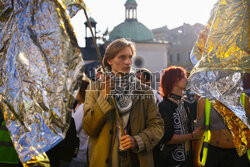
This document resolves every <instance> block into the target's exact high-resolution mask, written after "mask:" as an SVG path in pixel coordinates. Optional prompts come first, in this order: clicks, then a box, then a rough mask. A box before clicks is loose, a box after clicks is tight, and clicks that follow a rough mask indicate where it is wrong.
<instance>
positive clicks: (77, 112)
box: [69, 75, 90, 167]
mask: <svg viewBox="0 0 250 167" xmlns="http://www.w3.org/2000/svg"><path fill="white" fill-rule="evenodd" d="M84 76H85V75H84ZM89 82H90V80H89V79H87V78H86V77H83V80H82V82H81V85H80V89H79V92H78V94H77V96H76V100H77V105H76V107H75V109H74V111H73V113H72V117H73V118H74V120H75V125H76V132H77V136H78V137H79V139H80V146H79V149H78V153H77V156H76V157H74V158H73V159H72V161H71V162H70V165H69V167H87V166H88V165H87V164H88V155H87V148H88V136H87V135H86V134H85V132H84V131H83V128H82V119H83V114H84V111H83V107H84V101H85V94H86V92H85V90H86V89H87V87H88V85H89Z"/></svg>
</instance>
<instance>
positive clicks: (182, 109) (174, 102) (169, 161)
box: [155, 66, 202, 167]
mask: <svg viewBox="0 0 250 167" xmlns="http://www.w3.org/2000/svg"><path fill="white" fill-rule="evenodd" d="M186 84H187V74H186V71H185V70H184V69H183V68H182V67H177V66H171V67H169V68H167V69H165V70H164V71H163V74H162V77H161V86H160V92H161V95H162V96H163V101H162V102H161V103H160V104H159V111H160V113H161V115H162V118H163V119H164V126H165V134H164V137H163V138H162V140H161V142H160V143H159V145H158V148H159V150H158V155H156V156H155V157H156V158H157V157H158V158H157V159H156V160H155V162H156V166H157V167H161V166H176V167H177V166H178V167H189V166H190V167H191V166H193V158H192V144H191V141H192V140H194V139H197V138H200V137H201V134H202V131H201V129H196V130H194V131H193V116H192V112H191V110H190V107H189V104H188V102H187V101H184V100H183V98H182V92H183V90H185V88H186Z"/></svg>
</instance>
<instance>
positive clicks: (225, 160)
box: [194, 75, 250, 167]
mask: <svg viewBox="0 0 250 167" xmlns="http://www.w3.org/2000/svg"><path fill="white" fill-rule="evenodd" d="M246 81H247V79H246V75H245V76H244V77H243V88H244V90H246V89H247V84H249V83H248V82H246ZM197 107H198V110H197V125H196V126H197V127H202V128H203V129H205V114H204V113H205V98H204V97H200V98H199V100H198V106H197ZM245 111H246V115H247V117H248V120H249V116H250V103H249V97H248V96H247V95H246V96H245ZM209 120H210V121H209V130H210V132H211V139H210V142H209V144H208V152H207V159H206V164H205V167H238V166H240V167H249V166H250V163H249V160H248V158H247V153H246V154H244V155H242V156H241V157H239V155H238V153H237V151H236V148H235V146H234V143H233V137H232V134H231V132H230V130H229V129H228V127H227V125H226V123H225V121H224V119H223V118H222V116H221V115H220V114H219V113H218V112H217V111H216V110H215V108H214V107H213V106H211V110H210V119H209ZM203 132H204V131H203ZM203 134H204V133H203ZM194 144H195V145H194V153H195V154H194V162H195V167H201V166H202V164H201V162H200V154H201V150H202V144H203V140H202V139H200V140H196V141H195V142H194Z"/></svg>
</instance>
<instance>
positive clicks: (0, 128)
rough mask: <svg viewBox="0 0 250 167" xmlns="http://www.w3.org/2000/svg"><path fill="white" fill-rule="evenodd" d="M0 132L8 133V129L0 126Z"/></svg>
mask: <svg viewBox="0 0 250 167" xmlns="http://www.w3.org/2000/svg"><path fill="white" fill-rule="evenodd" d="M0 130H3V131H8V129H7V128H6V126H1V125H0Z"/></svg>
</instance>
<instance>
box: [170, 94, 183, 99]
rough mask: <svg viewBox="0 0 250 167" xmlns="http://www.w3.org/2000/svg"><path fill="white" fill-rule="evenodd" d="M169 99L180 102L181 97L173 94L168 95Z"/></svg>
mask: <svg viewBox="0 0 250 167" xmlns="http://www.w3.org/2000/svg"><path fill="white" fill-rule="evenodd" d="M169 97H171V98H172V99H174V100H181V96H179V95H176V94H173V93H170V95H169Z"/></svg>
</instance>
